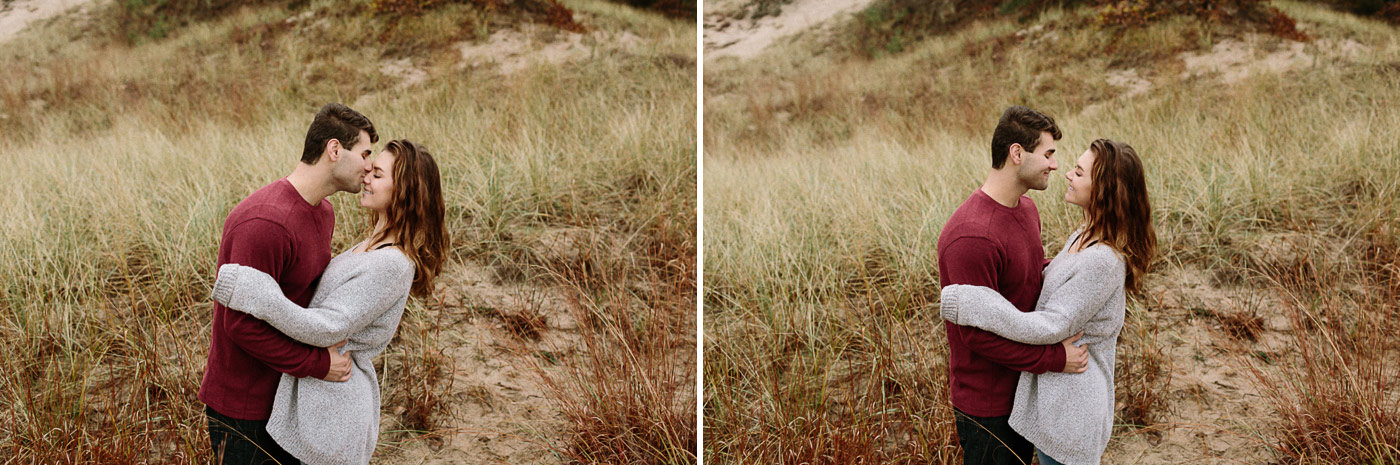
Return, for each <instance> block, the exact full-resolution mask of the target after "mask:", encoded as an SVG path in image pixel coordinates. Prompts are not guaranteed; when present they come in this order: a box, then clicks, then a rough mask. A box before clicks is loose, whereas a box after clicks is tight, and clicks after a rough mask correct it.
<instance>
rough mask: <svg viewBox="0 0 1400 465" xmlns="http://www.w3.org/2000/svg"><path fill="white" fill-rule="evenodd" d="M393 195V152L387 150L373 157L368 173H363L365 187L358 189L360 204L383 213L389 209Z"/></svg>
mask: <svg viewBox="0 0 1400 465" xmlns="http://www.w3.org/2000/svg"><path fill="white" fill-rule="evenodd" d="M393 195H394V154H393V153H390V152H389V151H388V150H385V151H383V152H379V156H377V157H374V164H373V165H372V167H371V168H370V172H369V174H366V175H365V188H364V190H362V191H360V206H361V207H365V208H368V209H370V210H374V211H376V212H380V213H383V212H385V211H387V210H388V209H389V200H390V197H392V196H393Z"/></svg>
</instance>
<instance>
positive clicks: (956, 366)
mask: <svg viewBox="0 0 1400 465" xmlns="http://www.w3.org/2000/svg"><path fill="white" fill-rule="evenodd" d="M1060 136H1061V133H1060V129H1059V127H1057V126H1056V125H1055V120H1054V119H1052V118H1050V117H1049V116H1046V115H1044V114H1042V113H1040V112H1037V111H1035V110H1032V109H1029V108H1026V107H1020V106H1013V107H1010V108H1008V109H1006V111H1005V112H1004V113H1003V114H1002V117H1001V120H1000V121H999V122H998V123H997V127H996V130H995V132H994V133H993V135H992V170H991V173H990V174H989V175H988V176H987V180H986V182H985V183H983V184H982V187H981V188H980V189H978V190H977V191H976V192H973V193H972V195H971V196H970V197H968V199H967V200H966V201H965V202H963V204H962V205H961V206H959V207H958V209H957V211H955V212H954V213H953V216H952V217H951V218H949V219H948V223H947V224H946V225H945V226H944V228H943V231H942V233H941V234H940V236H939V238H938V271H939V281H940V284H941V285H942V288H943V291H942V298H941V303H940V311H941V313H942V315H943V319H944V321H945V323H944V324H945V327H946V329H947V335H948V346H949V351H948V357H949V364H948V366H949V376H948V380H949V390H948V391H949V396H950V397H951V400H952V403H953V408H954V415H955V418H956V428H957V433H958V443H959V445H960V446H961V447H962V449H963V463H965V464H1029V463H1031V457H1032V455H1035V456H1037V458H1038V459H1039V461H1040V463H1041V465H1054V464H1061V463H1063V464H1068V465H1083V464H1098V463H1099V462H1100V458H1101V456H1102V455H1103V452H1104V450H1105V448H1107V446H1108V441H1109V438H1110V436H1111V435H1112V431H1113V412H1114V401H1113V395H1114V389H1113V368H1114V350H1115V348H1116V346H1117V342H1118V333H1119V332H1120V331H1121V330H1122V328H1123V316H1124V311H1125V307H1126V298H1125V293H1126V291H1140V290H1141V289H1142V281H1143V278H1144V275H1146V273H1147V266H1148V264H1149V263H1151V261H1152V259H1153V257H1154V255H1155V253H1156V246H1157V237H1156V233H1155V232H1154V230H1153V228H1152V215H1151V206H1150V205H1149V203H1148V198H1147V185H1146V180H1145V177H1144V174H1143V167H1142V161H1141V160H1140V159H1139V158H1138V155H1137V152H1136V151H1135V150H1133V148H1132V147H1131V146H1129V145H1127V144H1124V143H1121V142H1116V141H1113V140H1109V139H1098V140H1095V141H1094V142H1093V143H1091V144H1089V148H1088V149H1087V150H1085V151H1084V152H1083V154H1081V155H1080V156H1079V157H1078V158H1077V159H1076V160H1075V162H1074V165H1073V166H1072V167H1067V169H1066V171H1065V179H1066V180H1067V182H1068V188H1067V189H1066V192H1065V201H1066V202H1068V203H1070V204H1072V205H1074V206H1076V207H1079V209H1080V211H1081V212H1082V213H1083V221H1082V224H1081V225H1080V227H1079V228H1078V229H1077V230H1076V231H1074V233H1072V234H1070V236H1069V238H1068V239H1066V240H1065V244H1064V246H1063V247H1062V248H1061V249H1060V252H1059V253H1058V254H1057V255H1055V258H1054V259H1053V260H1047V259H1045V252H1044V249H1043V248H1042V246H1041V242H1040V240H1041V236H1040V215H1039V213H1038V211H1037V210H1036V206H1035V203H1034V202H1032V201H1031V199H1030V197H1027V196H1026V195H1025V193H1026V192H1027V191H1028V190H1030V189H1035V190H1044V189H1045V188H1046V187H1048V186H1049V181H1050V175H1051V172H1053V171H1055V170H1056V169H1058V168H1059V165H1058V163H1057V161H1056V160H1055V152H1056V149H1057V147H1056V143H1055V141H1057V140H1059V139H1060Z"/></svg>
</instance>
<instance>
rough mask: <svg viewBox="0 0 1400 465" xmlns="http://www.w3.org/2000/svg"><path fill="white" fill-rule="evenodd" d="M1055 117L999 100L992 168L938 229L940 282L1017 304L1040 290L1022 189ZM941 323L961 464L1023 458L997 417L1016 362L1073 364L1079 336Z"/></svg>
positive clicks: (1021, 447) (1040, 178)
mask: <svg viewBox="0 0 1400 465" xmlns="http://www.w3.org/2000/svg"><path fill="white" fill-rule="evenodd" d="M1059 139H1060V129H1059V128H1058V127H1056V126H1055V120H1054V119H1051V118H1050V117H1049V116H1046V115H1044V114H1041V113H1040V112H1037V111H1035V110H1032V109H1030V108H1026V107H1021V106H1013V107H1010V108H1007V109H1006V111H1005V112H1004V113H1003V114H1002V116H1001V121H1000V122H998V123H997V127H996V131H995V132H993V134H992V171H991V173H990V174H989V175H987V180H986V181H985V182H984V183H983V184H982V187H981V189H978V190H977V191H976V192H973V193H972V196H970V197H968V198H967V200H966V201H964V202H963V204H962V205H961V206H959V207H958V209H957V211H955V212H953V216H952V217H951V218H949V219H948V223H947V224H946V225H944V226H943V232H942V233H941V234H940V235H939V236H938V274H939V282H940V284H941V285H943V286H948V285H952V284H970V285H976V286H986V287H989V288H992V289H995V290H996V291H997V292H999V293H1000V294H1001V295H1002V296H1003V297H1006V299H1007V300H1008V301H1010V302H1011V303H1012V304H1014V305H1015V306H1016V308H1019V309H1020V310H1021V311H1023V312H1029V311H1032V310H1034V309H1035V304H1036V300H1037V299H1038V298H1039V297H1040V287H1041V280H1042V277H1041V271H1042V270H1043V269H1044V267H1045V264H1046V263H1047V262H1046V260H1045V250H1044V249H1043V248H1042V247H1041V244H1040V214H1039V212H1037V211H1036V207H1035V203H1034V202H1032V201H1031V199H1030V197H1027V196H1025V193H1026V191H1028V190H1030V189H1035V190H1045V188H1046V187H1047V186H1048V185H1049V180H1050V172H1051V171H1054V170H1055V169H1056V168H1057V167H1058V166H1057V164H1056V162H1055V141H1056V140H1059ZM944 325H945V327H946V328H947V333H948V382H949V387H948V393H949V397H951V398H952V402H953V411H954V416H955V417H956V419H957V423H956V427H957V431H958V444H959V445H960V446H961V447H962V449H963V463H964V464H1013V463H1014V464H1023V463H1026V464H1028V463H1031V456H1032V455H1034V453H1035V449H1034V446H1032V445H1031V443H1030V442H1028V441H1026V439H1025V438H1022V437H1021V435H1019V434H1017V433H1016V432H1015V431H1013V430H1012V429H1011V426H1010V425H1009V424H1008V423H1007V421H1008V418H1009V416H1010V415H1011V402H1012V400H1013V399H1014V398H1015V395H1016V382H1017V380H1018V379H1019V378H1020V373H1019V372H1022V371H1026V372H1031V373H1036V374H1039V373H1045V372H1047V371H1051V370H1054V371H1061V372H1066V373H1080V372H1083V371H1084V369H1085V367H1086V366H1087V358H1088V355H1087V351H1086V350H1085V349H1084V348H1082V347H1075V346H1074V345H1073V342H1074V341H1075V340H1077V339H1078V338H1079V336H1074V337H1071V338H1070V339H1066V340H1065V341H1063V342H1061V343H1060V344H1056V345H1049V346H1033V345H1027V344H1022V343H1019V342H1015V341H1011V340H1008V339H1005V338H1003V337H1001V336H997V335H996V334H994V333H991V332H988V331H985V330H982V329H978V328H974V327H971V326H958V325H955V324H952V323H948V322H944Z"/></svg>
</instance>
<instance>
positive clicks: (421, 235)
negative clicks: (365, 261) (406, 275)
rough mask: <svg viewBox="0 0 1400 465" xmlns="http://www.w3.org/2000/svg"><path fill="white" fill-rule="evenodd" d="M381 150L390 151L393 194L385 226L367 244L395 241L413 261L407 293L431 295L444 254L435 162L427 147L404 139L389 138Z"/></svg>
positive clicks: (443, 209)
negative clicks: (410, 282)
mask: <svg viewBox="0 0 1400 465" xmlns="http://www.w3.org/2000/svg"><path fill="white" fill-rule="evenodd" d="M384 149H385V150H387V151H389V153H392V154H394V167H393V178H394V193H393V195H392V196H390V200H389V208H388V209H387V211H386V212H385V216H386V217H387V218H385V219H386V222H387V224H386V225H385V226H386V227H385V228H384V231H383V232H381V233H380V234H379V235H377V236H375V237H371V238H370V241H369V243H370V244H375V243H378V242H380V241H383V240H389V241H390V242H393V243H395V244H397V245H398V247H399V250H402V251H403V253H404V255H407V256H408V259H409V260H412V261H413V265H414V273H413V287H412V289H411V293H412V294H413V295H415V296H417V297H419V298H424V297H427V296H428V295H430V294H432V292H433V280H434V279H436V278H437V275H438V273H440V272H442V262H443V261H444V257H445V256H446V254H447V241H448V238H447V224H446V223H445V222H444V221H443V217H444V216H446V207H445V206H444V205H443V200H442V185H441V182H440V181H439V179H438V167H437V162H435V161H433V156H432V154H430V153H428V149H426V148H424V147H423V146H421V145H418V144H415V143H413V142H410V141H409V140H408V139H398V140H393V141H389V144H388V146H386V147H385V148H384Z"/></svg>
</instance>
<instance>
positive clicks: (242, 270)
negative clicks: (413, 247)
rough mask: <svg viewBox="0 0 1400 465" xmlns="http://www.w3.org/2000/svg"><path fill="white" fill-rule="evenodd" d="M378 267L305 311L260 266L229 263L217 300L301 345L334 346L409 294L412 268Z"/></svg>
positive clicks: (401, 265) (221, 276) (397, 264)
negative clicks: (260, 320)
mask: <svg viewBox="0 0 1400 465" xmlns="http://www.w3.org/2000/svg"><path fill="white" fill-rule="evenodd" d="M376 265H377V266H375V267H372V268H366V269H364V270H361V271H360V272H359V273H358V274H356V275H355V276H354V277H352V278H350V280H348V281H346V282H345V283H343V284H341V285H339V286H337V287H336V288H335V289H331V290H330V294H329V295H328V296H327V297H326V298H325V299H323V301H322V302H321V303H319V304H317V306H316V307H309V308H304V307H302V306H300V305H297V304H296V303H295V302H292V301H291V300H290V299H287V296H285V295H283V294H282V291H281V289H280V288H279V287H278V286H277V281H275V280H273V279H272V277H271V276H269V275H267V274H266V273H263V272H262V271H259V270H258V269H256V268H252V267H248V266H242V265H237V264H232V263H229V264H225V265H224V266H221V267H219V278H218V279H217V280H216V281H215V282H214V296H213V297H214V300H217V301H219V302H220V303H223V304H224V305H225V306H228V308H230V309H233V310H238V311H240V312H245V313H248V314H251V315H253V316H255V317H257V318H259V319H262V320H263V321H266V322H268V323H269V324H271V325H272V326H273V327H275V328H277V329H278V330H280V331H282V332H283V334H286V335H288V336H291V337H292V338H295V339H296V340H298V341H301V342H305V343H307V344H311V345H313V346H329V345H332V344H335V343H336V342H337V341H340V340H344V339H347V338H349V337H350V335H351V334H352V333H355V332H356V331H359V330H360V329H362V328H364V327H365V326H368V325H369V324H370V323H372V322H373V321H374V320H375V319H377V318H379V316H380V315H383V314H384V312H385V311H387V310H389V308H390V307H392V306H393V305H394V303H396V302H398V301H399V299H401V298H403V296H405V295H408V290H409V286H410V285H411V284H412V283H413V267H412V266H411V265H405V264H404V263H402V262H398V261H387V260H386V261H384V262H382V263H377V264H376ZM323 284H324V283H323ZM322 292H325V290H322Z"/></svg>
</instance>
